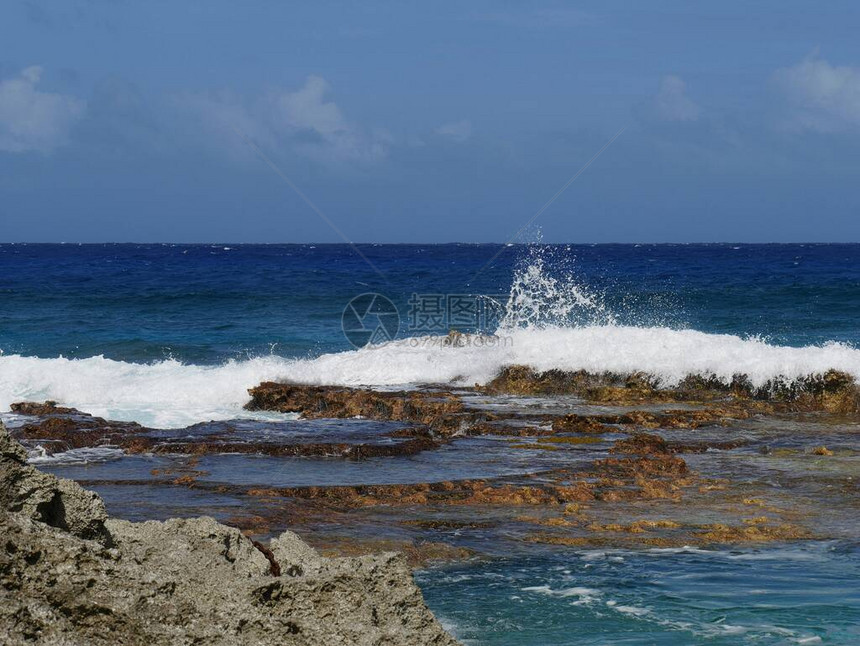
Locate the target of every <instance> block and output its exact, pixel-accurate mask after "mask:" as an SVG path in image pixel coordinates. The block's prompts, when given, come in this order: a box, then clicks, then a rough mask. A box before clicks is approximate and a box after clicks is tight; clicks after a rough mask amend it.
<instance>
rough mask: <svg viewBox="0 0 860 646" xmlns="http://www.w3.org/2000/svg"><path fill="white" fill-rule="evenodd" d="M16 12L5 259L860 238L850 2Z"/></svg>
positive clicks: (7, 51) (0, 24) (859, 46)
mask: <svg viewBox="0 0 860 646" xmlns="http://www.w3.org/2000/svg"><path fill="white" fill-rule="evenodd" d="M297 5H298V3H285V2H276V1H274V0H267V1H262V0H259V1H248V2H241V3H239V2H222V1H217V0H212V1H209V2H179V1H172V2H166V1H162V0H151V1H150V2H145V3H141V2H130V1H128V2H126V1H123V0H112V1H111V0H54V1H51V2H39V1H36V0H28V1H24V2H22V1H19V0H6V2H4V3H3V4H2V8H0V43H2V47H0V240H2V241H49V242H50V241H68V242H79V241H83V242H86V241H93V242H101V241H179V242H193V241H230V242H337V241H340V239H339V237H338V235H337V234H336V233H335V232H334V231H333V230H332V229H331V228H330V227H329V226H328V225H327V224H326V223H325V222H324V221H323V220H322V219H321V218H320V217H319V216H318V215H317V214H316V213H314V211H313V210H312V209H311V208H310V207H309V206H308V205H307V204H306V203H305V202H304V201H303V200H302V199H301V198H300V197H299V196H298V195H297V194H296V193H295V192H294V191H293V190H292V189H291V188H290V187H289V186H288V185H287V184H286V183H285V182H284V181H283V180H282V179H281V178H280V177H279V176H278V175H276V173H275V172H274V171H273V170H272V169H271V168H270V167H269V166H268V165H267V164H266V163H265V162H264V161H263V160H262V159H261V158H260V156H259V155H258V154H257V153H256V152H255V151H254V150H253V148H252V147H251V146H250V145H249V144H248V142H249V141H251V142H253V143H254V145H256V146H258V147H259V149H260V150H261V151H262V152H263V154H264V155H266V156H267V157H268V158H269V159H270V160H271V161H272V162H273V163H274V164H275V165H276V166H277V167H278V168H279V169H280V170H281V172H282V173H283V174H284V175H285V176H286V177H288V178H289V179H290V180H291V181H292V182H293V183H294V184H295V185H296V186H298V187H299V188H300V189H301V190H302V191H303V192H304V193H305V195H306V196H307V197H308V198H309V199H310V200H311V201H312V202H313V203H314V204H315V205H316V206H317V208H319V209H320V210H321V211H322V212H323V213H325V214H326V216H328V217H329V218H330V219H331V220H332V221H333V222H335V223H336V225H337V226H338V227H339V228H340V229H341V230H342V231H343V232H344V234H345V235H346V236H347V237H349V238H350V239H353V240H355V241H359V242H448V241H464V242H491V241H506V240H508V239H509V238H510V237H511V236H512V235H514V233H515V232H516V231H517V230H518V229H520V227H521V226H522V225H523V224H524V223H525V222H526V221H527V220H529V218H531V217H532V216H533V215H534V214H535V213H536V212H537V211H538V210H539V209H540V208H541V207H542V206H543V205H544V204H545V203H546V201H547V200H548V199H549V198H550V197H552V196H553V195H554V194H555V193H556V191H557V190H558V189H559V188H560V187H561V186H562V185H564V184H565V182H567V181H568V180H569V179H570V178H571V177H572V176H573V175H574V174H575V173H576V172H577V171H578V170H579V169H580V168H581V167H582V166H583V165H584V164H585V163H586V162H587V161H588V160H589V159H590V158H591V157H592V156H593V155H594V154H595V153H596V152H597V151H598V150H600V148H601V147H602V146H603V145H604V144H605V143H606V142H607V141H608V140H609V139H610V138H612V136H613V135H614V134H615V133H617V132H618V131H619V130H620V129H622V128H625V130H624V132H623V134H622V135H621V136H620V137H619V138H618V139H617V140H616V141H615V142H614V143H613V144H612V145H611V146H610V147H609V148H608V149H607V150H606V151H605V152H604V153H603V154H602V155H601V156H600V157H599V158H598V159H596V160H595V161H594V163H593V164H592V165H591V166H590V167H589V168H588V169H587V170H586V171H585V172H584V173H583V174H582V175H581V176H580V177H579V178H578V179H577V180H576V181H575V182H574V183H573V184H571V186H570V187H569V188H568V189H567V191H566V192H565V193H564V194H563V195H561V196H560V197H559V198H558V199H557V200H556V201H555V202H554V203H553V204H552V205H551V206H550V207H549V208H547V209H546V210H545V211H544V212H543V213H542V214H541V216H540V217H539V218H538V219H537V220H536V222H535V225H534V226H533V227H530V228H529V230H528V231H526V232H525V234H523V236H522V237H521V238H520V240H521V241H529V240H533V239H535V238H537V237H538V236H542V239H543V240H544V241H547V242H661V241H664V242H693V241H703V242H712V241H748V242H766V241H775V242H786V241H855V242H857V241H860V190H858V186H860V40H858V38H857V29H858V27H860V3H857V2H856V1H855V2H839V1H833V2H827V3H813V2H792V1H785V0H782V1H778V2H777V1H773V2H749V1H744V2H740V1H735V0H729V1H723V2H719V3H699V2H660V1H652V2H638V1H637V2H612V1H604V2H582V3H534V4H530V3H504V2H468V3H445V2H442V3H428V2H422V3H417V2H415V3H413V2H391V3H381V2H365V3H330V2H318V3H306V6H297Z"/></svg>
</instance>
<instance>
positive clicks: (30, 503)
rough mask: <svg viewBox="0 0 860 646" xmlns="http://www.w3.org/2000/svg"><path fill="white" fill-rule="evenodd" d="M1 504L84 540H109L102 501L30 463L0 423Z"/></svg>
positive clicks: (69, 481) (91, 493)
mask: <svg viewBox="0 0 860 646" xmlns="http://www.w3.org/2000/svg"><path fill="white" fill-rule="evenodd" d="M0 505H2V508H3V509H5V510H7V511H11V512H16V513H21V514H23V515H25V516H27V517H29V518H32V519H33V520H38V521H40V522H43V523H45V524H47V525H51V526H52V527H58V528H60V529H65V530H66V531H68V532H70V533H72V534H74V535H75V536H79V537H81V538H92V539H98V540H100V541H102V542H104V543H107V542H109V541H110V536H109V534H108V532H107V530H106V529H105V526H104V523H105V521H106V520H107V517H108V516H107V512H106V511H105V506H104V503H103V502H102V499H101V498H99V497H98V495H96V494H95V493H93V492H92V491H87V490H86V489H84V488H82V487H81V486H80V485H78V484H77V483H76V482H73V481H72V480H66V479H63V478H57V477H56V476H52V475H50V474H47V473H42V472H41V471H39V470H38V469H36V468H35V467H33V466H31V465H29V464H27V452H26V451H25V450H24V447H22V446H21V445H20V444H18V442H16V441H15V440H14V439H12V437H11V436H10V435H9V433H8V431H7V430H6V428H5V427H4V426H3V425H2V423H0Z"/></svg>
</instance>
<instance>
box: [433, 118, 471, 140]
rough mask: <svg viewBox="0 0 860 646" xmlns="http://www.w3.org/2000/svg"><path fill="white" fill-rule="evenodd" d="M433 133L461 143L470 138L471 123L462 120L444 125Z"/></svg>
mask: <svg viewBox="0 0 860 646" xmlns="http://www.w3.org/2000/svg"><path fill="white" fill-rule="evenodd" d="M435 132H436V134H437V135H440V136H442V137H448V138H450V139H453V140H454V141H457V142H463V141H466V140H467V139H468V138H469V137H471V136H472V122H471V121H468V120H466V119H463V120H462V121H455V122H453V123H444V124H442V125H441V126H439V127H438V128H436V131H435Z"/></svg>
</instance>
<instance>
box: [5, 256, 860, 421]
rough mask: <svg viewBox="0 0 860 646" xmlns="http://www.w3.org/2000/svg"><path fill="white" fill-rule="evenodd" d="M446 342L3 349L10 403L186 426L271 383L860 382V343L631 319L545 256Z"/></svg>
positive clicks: (235, 407)
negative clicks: (319, 349)
mask: <svg viewBox="0 0 860 646" xmlns="http://www.w3.org/2000/svg"><path fill="white" fill-rule="evenodd" d="M442 340H443V339H442V338H440V337H421V338H410V339H400V340H397V341H392V342H389V343H386V344H383V345H379V346H374V347H366V348H362V349H359V350H351V351H346V352H339V353H332V354H325V355H322V356H320V357H317V358H312V359H288V358H283V357H278V356H274V355H272V356H265V357H258V358H254V359H249V360H245V361H228V362H226V363H224V364H222V365H219V366H200V365H188V364H183V363H180V362H178V361H175V360H167V361H161V362H157V363H152V364H138V363H128V362H123V361H114V360H111V359H107V358H104V357H101V356H97V357H90V358H86V359H66V358H53V359H42V358H35V357H25V356H20V355H5V356H4V355H0V410H8V407H9V405H10V404H11V403H13V402H15V401H22V400H31V401H40V400H46V399H51V400H55V401H57V402H59V403H61V404H63V405H67V406H74V407H76V408H79V409H81V410H84V411H87V412H90V413H93V414H95V415H100V416H103V417H108V418H111V419H117V420H130V421H138V422H141V423H143V424H147V425H152V426H161V427H182V426H187V425H189V424H192V423H195V422H199V421H202V420H210V419H212V420H215V419H229V418H233V417H237V416H246V417H247V416H251V414H250V413H247V412H244V411H243V410H242V407H243V405H244V404H245V402H246V401H247V400H248V394H247V389H248V388H251V387H253V386H255V385H257V384H258V383H260V382H261V381H267V380H291V381H295V382H300V383H308V384H333V385H349V386H359V385H365V386H380V387H384V386H405V385H414V384H423V383H452V384H457V385H469V386H471V385H474V384H476V383H477V384H482V383H486V382H488V381H490V380H491V379H493V377H495V376H496V375H497V374H498V373H499V371H500V370H502V369H503V368H504V367H506V366H510V365H527V366H530V367H531V368H533V369H535V370H538V371H544V370H550V369H560V370H566V371H577V370H585V371H589V372H594V373H600V372H606V371H609V372H616V373H630V372H645V373H648V374H650V375H652V376H653V377H655V378H656V379H657V380H659V382H660V383H661V384H662V385H664V386H672V385H674V384H676V383H678V382H679V381H681V380H682V379H683V378H684V377H686V376H688V375H702V376H708V377H715V378H717V379H720V380H722V381H725V382H727V383H728V382H730V381H731V379H732V377H733V376H734V375H738V374H743V375H746V376H747V378H748V379H749V381H750V382H751V384H752V385H753V386H763V385H765V384H766V383H767V382H768V381H770V380H774V379H780V378H782V379H786V380H793V379H796V378H799V377H804V376H807V375H810V374H818V373H823V372H826V371H827V370H831V369H834V370H840V371H843V372H846V373H848V374H850V375H852V376H853V377H854V378H855V379H860V350H858V349H856V348H854V347H852V346H850V345H847V344H843V343H836V342H831V343H826V344H823V345H816V346H806V347H791V346H779V345H773V344H770V343H768V342H767V341H766V340H764V339H761V338H757V337H748V338H743V337H740V336H734V335H728V334H710V333H706V332H701V331H697V330H692V329H673V328H669V327H656V326H644V327H637V326H632V325H620V324H618V323H617V322H616V319H615V317H614V316H613V314H612V313H611V312H609V311H608V310H607V308H606V307H605V305H604V301H603V299H602V298H601V295H600V294H598V293H594V292H591V291H589V290H588V289H586V288H584V287H582V286H580V285H578V284H577V282H576V280H575V276H573V275H572V274H564V275H562V276H560V277H558V276H551V275H549V274H548V268H547V263H545V261H544V259H543V258H542V257H531V258H529V259H528V262H526V263H523V265H522V266H521V267H520V268H519V269H518V270H517V272H516V274H515V276H514V280H513V282H512V287H511V292H510V297H509V299H508V303H507V305H506V309H505V316H504V318H503V319H502V323H501V325H500V327H499V329H498V330H497V331H496V335H495V336H489V337H466V339H465V341H466V342H465V343H463V344H461V345H460V346H456V345H454V346H452V345H449V344H446V343H444V342H442Z"/></svg>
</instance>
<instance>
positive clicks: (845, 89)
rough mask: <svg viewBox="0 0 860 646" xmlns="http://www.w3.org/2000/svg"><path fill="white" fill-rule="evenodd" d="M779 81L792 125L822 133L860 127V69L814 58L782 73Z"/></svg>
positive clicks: (777, 78)
mask: <svg viewBox="0 0 860 646" xmlns="http://www.w3.org/2000/svg"><path fill="white" fill-rule="evenodd" d="M775 80H776V82H777V85H778V86H779V87H780V88H781V89H782V90H783V92H784V93H785V95H786V97H787V98H788V101H789V102H790V104H791V108H792V111H793V114H792V117H791V124H792V125H794V126H796V127H800V128H808V129H811V130H818V131H822V132H837V131H841V130H847V129H853V128H858V127H860V68H858V67H848V66H841V67H834V66H833V65H831V64H830V63H828V62H827V61H826V60H823V59H821V58H818V57H817V56H812V57H809V58H807V59H806V60H804V61H801V62H800V63H798V64H797V65H795V66H794V67H788V68H784V69H781V70H778V71H777V72H776V74H775Z"/></svg>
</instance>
